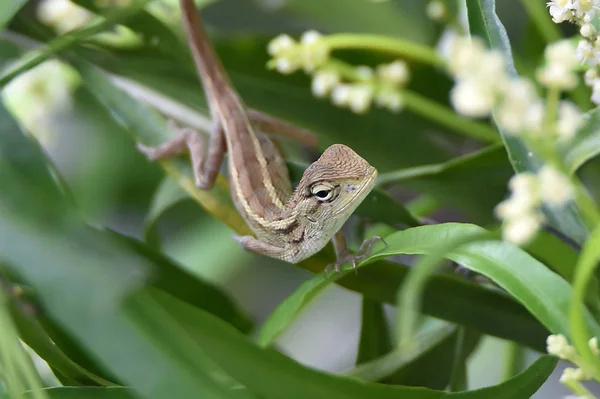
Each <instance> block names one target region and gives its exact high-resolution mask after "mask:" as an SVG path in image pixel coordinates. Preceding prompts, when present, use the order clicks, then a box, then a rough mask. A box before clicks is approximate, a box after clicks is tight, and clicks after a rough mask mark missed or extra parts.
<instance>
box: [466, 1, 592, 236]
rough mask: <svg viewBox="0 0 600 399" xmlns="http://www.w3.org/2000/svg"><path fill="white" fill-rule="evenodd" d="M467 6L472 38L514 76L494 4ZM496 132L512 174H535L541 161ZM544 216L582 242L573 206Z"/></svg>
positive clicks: (471, 3) (583, 232) (519, 142)
mask: <svg viewBox="0 0 600 399" xmlns="http://www.w3.org/2000/svg"><path fill="white" fill-rule="evenodd" d="M466 3H467V8H468V14H469V29H470V32H471V35H474V36H480V37H482V38H483V39H484V40H485V41H486V43H487V45H488V46H489V47H491V48H495V49H498V50H500V51H501V52H502V53H503V54H504V56H505V58H506V60H507V62H508V64H509V72H510V74H511V75H513V76H515V75H516V74H517V72H516V70H515V68H514V61H513V58H512V51H511V48H510V42H509V40H508V36H507V34H506V29H504V26H503V25H502V22H501V21H500V19H499V18H498V16H497V15H496V2H495V0H466ZM498 130H499V131H500V134H501V135H502V138H503V140H504V145H505V146H506V150H507V152H508V157H509V159H510V162H511V164H512V166H513V168H514V170H515V171H516V172H517V173H521V172H536V171H537V170H538V169H539V168H540V166H541V165H542V164H543V162H544V160H543V159H542V158H541V157H540V156H539V155H538V154H537V153H535V152H532V150H531V149H529V148H527V147H526V146H525V144H524V143H523V141H522V140H521V139H519V138H517V137H514V136H513V135H509V134H507V133H506V132H505V131H504V130H503V129H502V128H500V127H498ZM544 215H545V216H546V220H547V221H548V223H549V224H550V225H551V226H552V227H554V228H556V229H557V230H559V231H561V232H562V233H563V234H565V235H566V236H567V237H570V238H571V239H573V240H575V241H576V242H578V243H579V244H581V243H583V242H584V241H585V239H586V237H587V234H588V230H587V228H586V226H585V225H584V223H583V221H582V219H581V215H580V214H579V212H578V211H577V209H576V207H575V205H574V204H573V203H572V202H571V203H569V204H568V205H567V206H565V207H562V208H550V207H547V208H544Z"/></svg>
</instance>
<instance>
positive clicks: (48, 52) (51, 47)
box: [0, 0, 149, 88]
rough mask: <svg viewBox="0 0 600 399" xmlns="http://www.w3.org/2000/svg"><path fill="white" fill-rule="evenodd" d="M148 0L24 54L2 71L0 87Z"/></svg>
mask: <svg viewBox="0 0 600 399" xmlns="http://www.w3.org/2000/svg"><path fill="white" fill-rule="evenodd" d="M148 1H149V0H136V1H134V2H132V3H131V4H130V5H129V6H128V7H125V8H118V9H113V10H112V11H110V12H109V13H108V14H106V15H105V16H104V18H103V19H102V20H100V21H99V22H98V21H96V22H92V23H91V24H90V25H88V26H86V27H83V28H80V29H78V30H75V31H73V32H69V33H66V34H64V35H61V36H59V37H57V38H56V39H54V40H53V41H52V42H50V43H48V45H47V46H45V47H44V48H43V49H41V50H38V51H36V52H34V53H29V54H26V55H25V56H23V58H22V59H21V60H20V61H18V62H17V63H16V64H15V65H14V66H12V67H11V68H9V69H8V70H7V71H3V73H2V75H0V88H1V87H4V86H6V85H7V84H8V83H9V82H10V81H11V80H12V79H13V78H15V77H16V76H18V75H20V74H21V73H23V72H25V71H28V70H29V69H31V68H33V67H34V66H36V65H39V64H41V63H42V62H44V61H45V60H47V59H48V58H50V57H52V56H53V55H56V54H57V53H60V52H63V51H65V50H67V49H69V48H71V47H73V46H75V45H77V44H78V43H79V42H81V41H82V40H85V39H87V38H89V37H90V36H93V35H95V34H97V33H100V32H103V31H105V30H108V29H110V28H111V27H112V26H114V25H115V24H118V23H119V22H122V21H124V20H126V19H127V18H129V17H131V16H132V15H135V14H136V13H137V12H139V10H141V9H142V8H143V7H144V6H145V5H146V3H148Z"/></svg>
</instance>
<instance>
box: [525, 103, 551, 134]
mask: <svg viewBox="0 0 600 399" xmlns="http://www.w3.org/2000/svg"><path fill="white" fill-rule="evenodd" d="M545 116H546V107H545V106H544V103H543V102H542V101H541V100H537V101H536V102H534V103H533V104H531V105H530V106H529V107H528V108H527V112H526V113H525V129H526V130H527V132H528V133H530V134H531V135H533V136H539V135H540V134H541V133H543V132H542V128H543V125H544V118H545Z"/></svg>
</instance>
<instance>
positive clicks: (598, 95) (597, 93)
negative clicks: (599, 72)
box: [592, 79, 600, 105]
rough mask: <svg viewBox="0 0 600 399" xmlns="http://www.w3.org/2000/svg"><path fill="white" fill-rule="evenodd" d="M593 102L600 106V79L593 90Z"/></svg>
mask: <svg viewBox="0 0 600 399" xmlns="http://www.w3.org/2000/svg"><path fill="white" fill-rule="evenodd" d="M592 102H593V103H594V104H596V105H600V79H596V81H595V82H594V87H593V88H592Z"/></svg>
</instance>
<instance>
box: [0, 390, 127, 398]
mask: <svg viewBox="0 0 600 399" xmlns="http://www.w3.org/2000/svg"><path fill="white" fill-rule="evenodd" d="M43 392H44V393H45V394H46V396H47V397H48V398H50V399H138V398H139V396H136V395H135V394H134V392H133V389H131V388H122V387H108V388H94V387H56V388H45V389H43ZM0 398H1V399H13V398H11V397H10V396H8V395H0ZM22 398H23V399H35V396H33V395H32V394H31V393H28V394H25V395H24V396H23V397H22Z"/></svg>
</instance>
